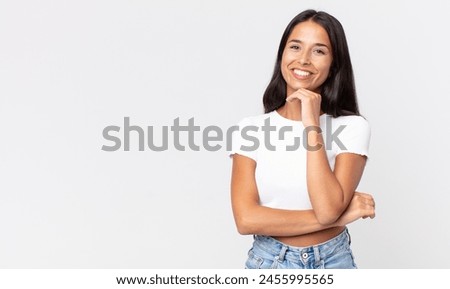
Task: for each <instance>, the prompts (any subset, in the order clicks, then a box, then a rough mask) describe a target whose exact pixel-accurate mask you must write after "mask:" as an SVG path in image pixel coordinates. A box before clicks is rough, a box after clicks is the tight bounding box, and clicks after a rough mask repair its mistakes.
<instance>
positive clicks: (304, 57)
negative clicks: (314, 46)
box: [298, 49, 311, 65]
mask: <svg viewBox="0 0 450 289" xmlns="http://www.w3.org/2000/svg"><path fill="white" fill-rule="evenodd" d="M298 62H299V63H300V64H301V65H309V64H311V60H310V55H309V52H308V51H306V49H305V50H303V51H302V53H301V55H300V57H299V59H298Z"/></svg>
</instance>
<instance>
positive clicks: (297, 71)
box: [294, 69, 311, 77]
mask: <svg viewBox="0 0 450 289" xmlns="http://www.w3.org/2000/svg"><path fill="white" fill-rule="evenodd" d="M294 74H295V75H297V76H300V77H308V76H310V75H311V72H309V71H305V70H300V69H294Z"/></svg>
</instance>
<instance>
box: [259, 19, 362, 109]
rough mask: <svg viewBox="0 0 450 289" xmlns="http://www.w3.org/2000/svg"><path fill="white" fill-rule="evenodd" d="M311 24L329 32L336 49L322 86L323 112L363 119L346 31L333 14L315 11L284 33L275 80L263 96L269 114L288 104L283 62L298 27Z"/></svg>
mask: <svg viewBox="0 0 450 289" xmlns="http://www.w3.org/2000/svg"><path fill="white" fill-rule="evenodd" d="M308 20H311V21H314V22H315V23H317V24H319V25H320V26H322V27H323V28H324V29H325V31H326V32H327V33H328V37H329V38H330V43H331V46H332V47H331V50H332V55H333V62H332V64H331V68H330V75H329V77H328V78H327V80H326V81H325V82H324V83H323V84H322V86H321V92H320V94H321V96H322V103H321V109H322V111H323V112H325V113H327V114H329V115H332V116H333V117H338V116H341V115H359V109H358V102H357V99H356V90H355V81H354V76H353V68H352V63H351V60H350V53H349V50H348V45H347V39H346V37H345V32H344V28H343V27H342V25H341V23H340V22H339V21H338V20H337V19H336V18H334V17H333V16H331V15H330V14H328V13H326V12H323V11H315V10H305V11H303V12H301V13H300V14H298V15H297V16H295V17H294V19H292V20H291V22H290V23H289V24H288V26H287V27H286V29H285V30H284V33H283V36H282V37H281V41H280V46H279V47H278V54H277V59H276V62H275V68H274V71H273V75H272V79H271V80H270V83H269V85H268V86H267V88H266V91H265V92H264V96H263V104H264V110H265V113H268V112H271V111H273V110H275V109H278V108H280V107H281V106H283V105H284V103H285V101H286V97H287V95H286V81H285V80H284V78H283V75H282V74H281V58H282V56H283V51H284V49H285V47H286V43H287V40H288V38H289V36H290V35H291V33H292V30H293V29H294V27H295V26H296V25H297V24H299V23H301V22H305V21H308Z"/></svg>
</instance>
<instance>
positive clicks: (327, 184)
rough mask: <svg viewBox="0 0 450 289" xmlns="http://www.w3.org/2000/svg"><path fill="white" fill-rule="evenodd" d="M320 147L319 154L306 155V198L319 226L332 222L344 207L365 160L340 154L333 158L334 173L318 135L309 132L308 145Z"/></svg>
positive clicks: (354, 187) (364, 158)
mask: <svg viewBox="0 0 450 289" xmlns="http://www.w3.org/2000/svg"><path fill="white" fill-rule="evenodd" d="M311 139H312V142H314V143H319V144H321V148H320V149H319V150H316V151H313V150H309V151H308V152H307V184H308V193H309V198H310V199H311V204H312V206H313V208H314V211H315V212H316V215H317V218H318V220H319V222H320V223H321V224H331V223H333V222H335V221H336V220H337V219H338V218H339V216H340V215H342V213H343V212H344V210H345V209H346V208H347V207H348V205H349V203H350V201H351V199H352V197H353V193H354V192H355V190H356V188H357V186H358V184H359V181H360V180H361V177H362V174H363V171H364V167H365V164H366V157H365V156H361V155H357V154H353V153H343V154H339V155H338V156H337V157H336V161H335V167H334V172H333V171H332V170H331V168H330V165H329V163H328V158H327V155H326V152H325V146H324V143H323V138H322V135H321V134H318V133H317V132H312V133H310V134H309V137H308V141H309V140H311Z"/></svg>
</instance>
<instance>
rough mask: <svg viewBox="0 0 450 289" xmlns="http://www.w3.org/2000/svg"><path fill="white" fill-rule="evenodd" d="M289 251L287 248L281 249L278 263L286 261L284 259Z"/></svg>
mask: <svg viewBox="0 0 450 289" xmlns="http://www.w3.org/2000/svg"><path fill="white" fill-rule="evenodd" d="M287 249H288V247H287V246H283V247H281V251H280V254H279V255H278V261H279V262H283V261H284V257H285V256H286V251H287Z"/></svg>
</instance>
